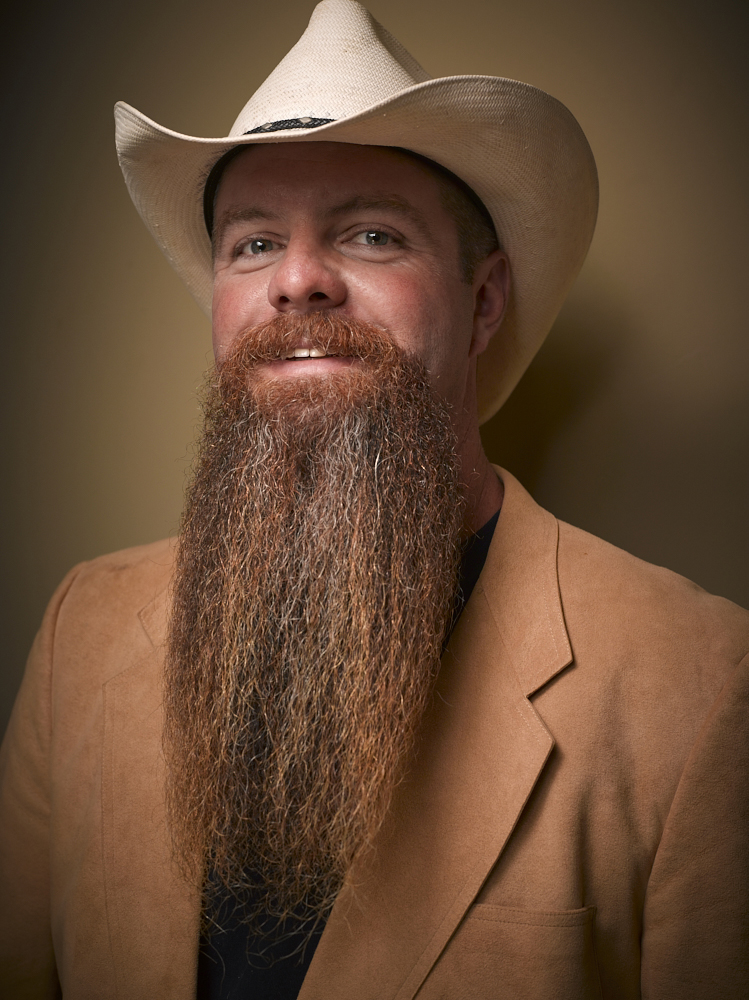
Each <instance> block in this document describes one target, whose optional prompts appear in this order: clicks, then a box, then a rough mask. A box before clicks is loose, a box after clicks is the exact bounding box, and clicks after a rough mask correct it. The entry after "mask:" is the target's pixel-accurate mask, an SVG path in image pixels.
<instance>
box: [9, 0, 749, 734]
mask: <svg viewBox="0 0 749 1000" xmlns="http://www.w3.org/2000/svg"><path fill="white" fill-rule="evenodd" d="M744 6H745V5H744V3H743V2H732V0H713V2H711V3H709V4H708V3H707V0H700V2H698V3H695V2H687V0H680V2H678V3H677V2H676V0H633V2H628V3H619V2H613V0H569V2H561V0H556V2H555V0H506V2H498V0H460V2H459V3H456V2H453V3H445V2H437V3H435V2H428V0H410V2H404V0H372V2H371V4H370V7H371V10H372V12H373V13H374V15H375V16H376V17H377V18H378V19H380V20H381V21H382V22H383V23H384V24H385V26H386V27H388V28H389V29H390V30H391V31H392V32H393V33H394V34H395V35H396V36H397V37H398V38H400V39H401V40H402V41H403V42H404V44H405V45H406V46H407V47H408V48H409V49H410V50H411V51H412V52H413V53H414V55H415V56H416V57H417V58H418V59H419V60H420V61H421V62H422V63H423V64H424V66H425V67H426V68H427V70H428V71H429V72H431V73H432V74H434V75H437V76H439V75H450V74H460V73H489V74H496V75H500V76H509V77H514V78H517V79H520V80H525V81H527V82H529V83H532V84H535V85H536V86H539V87H541V88H543V89H544V90H548V91H549V92H550V93H552V94H554V95H555V96H556V97H558V98H560V99H561V100H562V101H563V102H564V103H565V104H567V105H568V107H570V108H571V109H572V111H573V113H574V114H575V115H576V116H577V118H578V120H579V121H580V123H581V124H582V126H583V129H584V130H585V132H586V133H587V135H588V138H589V140H590V143H591V146H592V147H593V151H594V153H595V155H596V158H597V160H598V165H599V171H600V178H601V212H600V220H599V225H598V231H597V235H596V237H595V239H594V242H593V247H592V249H591V253H590V256H589V258H588V261H587V263H586V265H585V268H584V270H583V273H582V275H581V277H580V279H579V281H578V283H577V286H576V288H575V290H574V292H573V294H572V296H571V298H570V300H569V302H568V304H567V305H566V307H565V309H564V311H563V313H562V315H561V317H560V319H559V321H558V322H557V324H556V326H555V328H554V330H553V332H552V334H551V336H550V338H549V340H548V342H547V344H546V345H545V347H544V348H543V349H542V351H541V353H540V354H539V356H538V358H537V360H536V362H534V365H533V366H532V368H531V369H530V371H529V373H528V375H527V376H526V378H525V379H524V380H523V382H522V383H521V385H520V387H519V388H518V389H517V390H516V392H515V394H514V396H513V397H512V399H511V400H510V402H509V403H508V404H507V406H506V407H505V409H504V410H503V411H502V412H501V413H500V415H499V416H498V417H496V418H495V419H494V420H493V421H491V422H490V423H489V425H488V426H487V427H486V428H485V441H486V445H487V449H488V452H489V454H490V457H491V458H493V459H494V460H497V461H500V462H502V463H503V464H505V465H506V466H507V467H508V468H510V469H511V470H512V471H514V472H515V473H516V474H517V475H518V476H519V477H520V478H521V480H522V481H523V482H524V483H525V485H526V486H527V487H528V488H529V489H530V490H531V491H532V492H533V494H534V495H535V497H536V498H537V499H538V500H539V501H540V502H541V503H542V504H544V505H545V506H547V507H549V508H550V509H551V510H552V511H553V512H554V513H556V514H557V515H558V516H560V517H562V518H565V519H566V520H569V521H571V522H573V523H575V524H578V525H580V526H582V527H584V528H587V529H589V530H590V531H593V532H595V533H596V534H600V535H602V536H603V537H605V538H607V539H609V540H610V541H612V542H614V543H616V544H617V545H621V546H623V547H624V548H627V549H629V550H630V551H632V552H634V553H636V554H637V555H639V556H642V557H643V558H645V559H648V560H650V561H653V562H656V563H661V564H665V565H668V566H670V567H672V568H673V569H676V570H678V571H679V572H681V573H684V574H685V575H687V576H689V577H691V578H692V579H694V580H696V581H697V582H698V583H700V584H701V585H702V586H704V587H706V588H707V589H709V590H712V591H716V592H719V593H722V594H725V595H726V596H728V597H730V598H732V599H733V600H736V601H738V602H739V603H742V604H744V605H747V604H749V578H748V576H747V565H748V563H749V560H748V559H747V556H749V545H748V540H749V530H748V529H747V501H748V500H749V468H748V466H747V443H748V439H749V393H748V392H747V388H748V383H749V375H748V369H749V364H748V362H749V341H748V338H747V326H748V325H749V294H748V285H749V282H748V280H747V270H748V267H747V265H748V264H749V259H748V258H749V251H748V248H749V236H748V233H749V218H748V216H749V213H748V212H747V203H748V200H749V196H748V195H747V182H748V180H749V169H748V165H747V159H748V157H747V152H748V145H747V97H748V96H749V94H748V89H749V88H748V86H747V83H748V81H747V76H748V75H749V71H748V67H749V62H748V61H747V59H746V43H745V39H746V26H747V25H746V18H745V15H744V12H743V8H744ZM312 7H313V3H312V0H276V2H275V3H263V4H259V3H254V4H253V3H248V2H246V0H245V2H238V0H214V2H212V3H210V4H209V3H207V2H196V0H179V2H177V0H157V2H153V0H150V2H143V0H134V2H129V3H123V2H118V0H102V2H98V3H93V2H89V3H81V2H75V0H72V2H67V3H62V2H58V3H53V2H51V0H44V2H42V3H39V4H36V5H28V6H26V5H24V6H23V9H20V8H19V9H17V10H16V11H15V13H14V14H13V15H12V16H11V18H10V21H9V23H8V25H7V27H6V33H5V34H6V55H5V57H4V63H3V66H2V73H3V83H2V91H1V94H2V98H1V99H2V116H3V136H4V137H5V153H4V157H3V160H2V193H3V199H2V201H3V204H2V212H3V224H2V234H3V244H4V251H5V262H4V265H3V267H2V281H3V292H2V303H3V309H4V334H3V351H2V360H3V368H2V371H3V392H2V405H3V415H4V432H3V436H2V447H3V458H2V469H3V472H4V484H5V485H4V489H3V504H4V510H3V512H2V513H3V516H2V520H1V523H2V532H3V541H2V545H3V552H4V561H3V564H4V569H3V594H2V609H3V615H4V618H5V622H4V628H5V631H4V644H5V663H4V664H3V671H2V676H1V681H2V687H1V690H0V726H2V725H3V724H4V721H5V717H6V716H7V712H8V711H9V707H10V702H11V700H12V697H13V694H14V692H15V689H16V687H17V684H18V681H19V678H20V674H21V670H22V665H23V661H24V659H25V653H26V650H27V648H28V645H29V643H30V641H31V639H32V636H33V633H34V631H35V629H36V627H37V625H38V621H39V618H40V616H41V613H42V611H43V608H44V605H45V604H46V601H47V600H48V598H49V596H50V594H51V591H52V589H53V588H54V586H55V585H56V583H57V582H58V580H59V579H60V578H61V576H62V575H63V574H64V573H65V571H66V570H67V569H68V568H69V567H70V566H71V565H73V564H74V563H75V562H77V561H79V560H81V559H88V558H91V557H93V556H96V555H97V554H99V553H102V552H106V551H109V550H112V549H117V548H121V547H124V546H129V545H135V544H138V543H141V542H148V541H151V540H154V539H157V538H159V537H162V536H164V535H166V534H170V533H173V532H174V531H175V530H176V529H177V526H178V519H179V514H180V507H181V501H182V490H183V485H184V480H185V474H186V470H187V468H188V466H189V461H190V442H191V441H192V440H193V439H194V436H195V430H196V427H197V426H198V424H199V412H198V407H197V404H196V396H195V389H196V386H198V385H199V383H200V380H201V373H202V372H203V371H204V369H205V368H206V367H207V365H208V362H209V358H210V354H209V351H210V341H209V331H208V327H207V323H206V321H205V320H204V318H203V317H202V314H201V313H200V312H199V310H198V308H197V306H195V305H194V304H193V303H192V300H191V299H190V298H189V297H188V295H187V294H186V292H184V291H183V289H182V287H181V285H180V282H179V280H178V279H177V277H176V276H175V275H174V274H173V273H172V271H171V270H170V268H169V266H168V264H167V263H166V261H165V259H163V258H162V256H161V254H160V252H159V251H158V250H157V248H156V247H155V245H153V244H152V243H151V240H150V237H149V236H148V235H147V233H146V230H145V228H144V227H143V225H142V224H141V222H140V220H139V218H138V216H137V214H136V212H135V210H134V208H133V207H132V205H131V203H130V201H129V199H128V196H127V193H126V191H125V187H124V184H123V182H122V179H121V176H120V173H119V169H118V167H117V161H116V158H115V153H114V145H113V126H112V104H113V103H114V101H115V100H117V99H123V100H127V101H128V102H129V103H131V104H134V105H135V106H136V107H137V108H139V109H141V110H142V111H144V112H145V113H146V114H147V115H149V116H150V117H152V118H155V119H156V120H157V121H159V122H162V123H164V124H166V125H168V126H170V127H172V128H175V129H178V130H181V131H184V132H187V133H190V134H193V135H207V136H215V135H225V134H226V132H227V131H228V129H229V127H230V125H231V123H232V121H233V120H234V117H235V116H236V114H237V112H238V111H239V109H240V107H241V106H242V104H243V103H244V101H245V100H246V98H247V97H248V96H249V95H250V93H251V92H252V91H253V90H254V89H255V87H256V86H257V85H258V84H259V83H260V82H261V81H262V80H263V79H264V78H265V76H266V75H267V74H268V73H269V72H270V70H271V69H272V68H273V67H274V66H275V64H276V63H277V62H278V60H279V59H280V58H281V57H282V56H283V55H284V54H285V52H286V51H287V50H288V48H289V47H290V46H291V44H293V42H294V41H296V39H297V37H298V36H299V34H301V32H302V31H303V29H304V27H305V24H306V21H307V18H308V16H309V13H310V12H311V10H312Z"/></svg>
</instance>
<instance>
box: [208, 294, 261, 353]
mask: <svg viewBox="0 0 749 1000" xmlns="http://www.w3.org/2000/svg"><path fill="white" fill-rule="evenodd" d="M259 312H260V310H259V305H258V300H257V295H256V294H254V289H253V288H252V286H250V285H249V284H248V283H247V282H243V283H240V282H238V281H235V280H232V279H231V278H223V277H222V276H221V275H220V274H219V275H217V276H216V278H215V280H214V283H213V300H212V308H211V324H212V332H213V353H214V356H215V357H216V358H221V357H223V355H224V354H226V352H227V351H228V350H229V349H230V348H231V345H232V344H233V342H234V340H235V339H236V338H237V337H238V336H239V335H240V334H241V333H242V332H243V331H244V330H246V329H247V328H248V327H249V326H252V325H253V324H254V323H258V322H261V321H262V320H263V319H267V318H268V317H267V316H260V315H259Z"/></svg>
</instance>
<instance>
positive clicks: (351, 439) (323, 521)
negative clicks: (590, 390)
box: [165, 314, 463, 921]
mask: <svg viewBox="0 0 749 1000" xmlns="http://www.w3.org/2000/svg"><path fill="white" fill-rule="evenodd" d="M300 337H304V338H306V340H307V341H309V342H310V343H312V344H317V345H321V346H323V347H326V348H327V349H328V351H333V350H334V351H335V352H336V353H339V354H342V355H349V356H353V357H356V358H359V359H362V360H361V361H358V362H356V363H355V364H354V365H353V366H352V367H350V368H348V369H346V370H343V371H339V372H335V373H331V374H326V375H322V376H321V375H317V376H302V377H295V378H291V379H288V378H286V379H284V378H275V379H268V378H267V377H264V376H262V377H261V376H260V375H259V374H258V371H257V365H258V362H259V361H266V360H269V359H276V358H278V357H279V356H282V355H283V353H284V352H285V351H286V350H288V348H289V346H292V347H293V346H294V345H295V344H297V343H298V342H299V339H300ZM294 363H299V364H304V362H294ZM462 521H463V502H462V495H461V488H460V486H459V473H458V463H457V458H456V449H455V438H454V433H453V430H452V427H451V423H450V419H449V415H448V413H447V409H446V407H445V405H444V404H443V403H441V402H440V401H439V400H438V399H437V398H436V396H435V394H434V393H433V391H432V390H431V388H430V386H429V383H428V381H427V377H426V374H425V372H424V370H423V367H422V366H421V365H420V364H419V363H418V362H417V361H415V360H414V359H411V358H408V357H406V356H404V355H403V353H402V352H400V351H399V350H397V349H396V348H395V347H394V346H393V345H392V343H391V342H390V341H389V339H388V338H387V337H386V336H385V334H383V333H382V331H380V330H377V329H376V328H373V327H370V326H366V325H363V324H358V323H354V322H352V321H345V320H342V319H338V318H335V317H328V316H325V315H323V314H317V315H314V316H310V317H279V318H277V319H276V320H274V321H272V322H271V323H269V324H266V325H264V326H262V327H259V328H256V329H253V330H250V331H248V332H247V333H246V334H245V335H244V337H243V338H242V340H241V342H240V343H239V344H238V345H237V347H236V348H235V349H234V350H233V351H232V353H231V355H230V356H228V357H227V358H226V359H225V360H224V361H223V362H222V363H221V364H220V365H219V366H218V369H217V372H216V374H215V376H214V378H213V382H212V385H211V386H210V387H209V394H208V396H207V402H206V425H205V432H204V436H203V439H202V443H201V446H200V451H199V460H198V463H197V470H196V473H195V476H194V480H193V483H192V486H191V488H190V490H189V492H188V498H187V506H186V513H185V515H184V520H183V525H182V532H181V537H180V543H179V550H178V557H177V569H176V577H175V583H174V593H173V599H174V601H173V610H172V615H171V620H170V627H169V638H168V656H167V665H166V679H165V753H166V758H167V764H168V776H169V777H168V786H167V805H168V814H169V820H170V825H171V830H172V834H173V838H174V843H175V847H176V849H177V855H178V857H179V858H180V860H181V861H182V862H183V863H184V864H185V865H186V866H187V870H188V872H190V873H191V874H192V876H193V877H195V878H197V879H200V880H202V876H203V871H204V867H205V866H207V867H208V868H210V869H211V870H212V871H213V873H214V876H213V884H214V887H215V885H216V884H218V885H219V886H220V887H222V889H221V891H227V890H228V891H229V892H230V893H232V894H233V895H234V896H236V897H237V898H238V899H243V898H249V897H250V896H251V897H252V899H253V900H254V903H255V908H256V911H257V913H254V914H250V916H253V915H254V916H259V911H260V910H264V911H265V912H266V913H270V914H272V915H274V916H276V917H278V918H283V917H284V916H285V915H287V914H289V913H290V912H291V911H294V912H296V913H297V914H298V915H302V916H304V917H305V918H307V919H309V920H310V921H314V920H316V919H317V918H319V917H321V916H324V915H325V914H326V913H327V912H328V911H329V909H330V907H331V906H332V903H333V901H334V899H335V897H336V895H337V893H338V892H339V890H340V888H341V886H342V884H343V881H344V878H345V876H346V873H347V871H349V869H350V867H351V865H352V862H353V861H354V859H356V858H358V857H359V856H361V855H362V854H363V853H364V852H366V850H367V848H368V847H369V846H371V844H372V842H373V840H374V838H375V836H376V834H377V831H378V829H379V828H380V826H381V824H382V821H383V819H384V816H385V813H386V811H387V809H388V805H389V803H390V800H391V795H392V792H393V788H394V786H395V785H396V784H397V783H398V781H399V780H400V778H401V777H402V775H403V772H404V767H405V766H406V762H407V759H408V755H409V752H410V751H411V749H412V747H413V743H414V738H415V733H416V731H417V727H418V725H419V722H420V720H421V718H422V715H423V712H424V709H425V707H426V704H427V701H428V698H429V695H430V692H431V689H432V686H433V682H434V678H435V676H436V673H437V670H438V667H439V659H440V653H441V648H442V643H443V641H444V638H445V634H446V629H447V627H448V624H449V622H450V618H451V613H452V609H453V604H454V599H455V593H456V588H457V580H458V566H459V554H460V533H461V526H462ZM203 891H204V894H207V893H210V891H211V890H210V889H206V888H205V887H204V890H203ZM209 903H210V899H209V898H208V896H207V895H204V912H205V909H206V907H207V906H208V905H209Z"/></svg>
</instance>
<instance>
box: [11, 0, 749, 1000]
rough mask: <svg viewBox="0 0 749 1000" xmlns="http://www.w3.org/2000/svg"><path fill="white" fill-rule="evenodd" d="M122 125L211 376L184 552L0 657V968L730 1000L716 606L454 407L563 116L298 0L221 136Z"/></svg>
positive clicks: (356, 993) (568, 239) (539, 226)
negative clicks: (7, 659)
mask: <svg viewBox="0 0 749 1000" xmlns="http://www.w3.org/2000/svg"><path fill="white" fill-rule="evenodd" d="M118 145H119V151H120V157H121V163H122V166H123V170H124V172H125V176H126V180H127V182H128V185H129V188H130V191H131V194H132V196H133V199H134V201H135V203H136V205H137V207H138V208H139V210H140V212H141V214H142V215H143V217H144V219H145V221H146V222H147V224H148V225H149V227H150V228H151V230H152V232H153V233H154V235H155V237H156V238H157V240H158V241H159V243H160V245H161V246H162V248H163V249H164V250H165V252H166V253H167V255H168V256H169V258H170V260H171V261H172V263H173V264H174V265H175V267H176V268H177V269H178V271H179V272H180V274H182V276H183V277H184V278H185V281H186V283H187V284H188V287H190V289H191V291H192V292H193V294H195V296H196V297H197V298H198V300H199V301H200V302H201V303H203V304H204V305H208V303H209V302H210V303H211V304H212V315H213V336H214V351H215V354H216V359H217V371H216V375H215V377H214V378H213V380H212V383H211V385H210V387H209V390H208V394H207V399H206V430H205V434H204V437H203V441H202V444H201V451H200V456H199V461H198V464H197V469H196V474H195V478H194V481H193V484H192V486H191V489H190V491H189V495H188V502H187V509H186V514H185V519H184V523H183V528H182V531H181V534H180V539H179V542H178V544H177V546H176V547H175V546H173V545H172V544H171V543H162V544H159V545H156V546H149V547H146V548H144V549H137V550H131V551H129V552H125V553H118V554H116V555H114V556H110V557H105V558H104V559H101V560H97V561H95V562H93V563H91V564H88V565H86V566H83V567H79V568H78V569H77V570H75V571H73V573H72V574H71V575H70V577H69V578H68V580H67V581H66V582H65V583H64V584H63V585H62V587H61V588H60V590H59V591H58V594H57V595H56V597H55V599H54V600H53V602H52V605H51V607H50V610H49V612H48V615H47V617H46V619H45V625H44V627H43V629H42V632H41V633H40V637H39V639H38V640H37V643H36V645H35V648H34V651H33V652H32V657H31V659H30V664H29V668H28V671H27V675H26V679H25V681H24V686H23V689H22V691H21V694H20V695H19V700H18V703H17V706H16V710H15V713H14V718H13V721H12V723H11V727H10V729H9V734H8V738H7V740H6V743H5V746H4V750H3V760H2V767H3V808H4V827H3V841H2V858H3V862H2V863H3V873H2V874H3V885H4V893H5V895H4V900H5V902H4V913H5V914H6V921H5V925H4V927H3V931H2V941H3V948H4V954H3V963H4V964H3V965H2V967H1V968H2V972H3V975H4V977H5V983H6V984H7V991H8V992H9V994H10V995H17V996H43V995H54V993H55V992H56V991H58V990H59V988H61V990H62V993H63V995H65V996H66V997H67V996H71V997H76V996H80V997H82V996H97V997H103V996H136V995H145V994H148V995H151V996H158V997H183V996H192V995H194V994H195V990H196V983H197V988H198V993H199V995H201V996H230V995H232V991H234V995H238V993H237V992H236V991H237V990H241V991H244V992H246V993H247V995H258V996H280V995H284V996H294V995H296V994H297V991H299V993H298V995H299V996H300V997H302V998H312V997H323V996H324V997H357V998H362V997H372V998H375V997H377V998H382V997H399V998H406V997H414V996H416V995H417V994H418V996H419V997H420V998H430V997H432V998H436V997H459V996H466V997H476V998H479V997H487V998H488V997H521V996H523V997H599V996H604V997H617V998H619V997H622V998H625V997H626V998H630V997H639V996H644V997H670V996H679V997H723V996H725V997H739V996H742V995H743V994H744V991H745V986H746V982H747V981H748V978H749V955H748V954H747V951H748V949H747V932H748V930H749V923H748V919H749V918H748V915H747V910H748V908H749V900H748V898H747V897H748V894H747V886H748V878H749V868H748V866H749V861H748V859H747V853H748V852H747V836H748V835H749V822H747V821H748V820H749V815H748V813H749V805H748V804H747V784H746V774H747V753H748V750H747V734H746V726H747V713H746V708H747V676H746V675H747V668H748V667H749V657H747V651H748V650H749V616H747V614H746V613H745V612H743V611H741V610H740V609H738V608H736V607H735V606H733V605H730V604H729V603H728V602H725V601H721V600H720V599H717V598H712V597H709V596H708V595H706V594H704V593H703V592H702V591H700V590H699V589H698V588H696V587H694V586H693V585H691V584H689V583H688V582H686V581H684V580H681V579H680V578H677V577H675V576H674V575H672V574H670V573H668V572H667V571H665V570H662V569H658V568H655V567H651V566H647V565H646V564H643V563H641V562H639V561H638V560H636V559H633V558H632V557H629V556H627V555H626V554H624V553H622V552H619V551H617V550H615V549H613V548H611V547H610V546H608V545H606V544H605V543H604V542H601V541H599V540H597V539H594V538H592V537H591V536H588V535H586V534H585V533H583V532H580V531H578V530H576V529H574V528H570V527H569V526H567V525H564V524H559V523H558V522H557V521H556V520H555V519H554V518H553V517H552V516H551V515H550V514H548V513H546V512H545V511H542V510H541V509H540V508H538V507H537V506H536V505H535V504H534V503H533V501H532V500H531V499H530V497H528V495H527V494H526V493H525V492H524V491H523V490H522V487H520V485H519V484H518V483H517V482H516V481H515V480H514V479H513V478H512V477H511V476H510V475H509V474H508V473H505V472H504V471H502V470H494V469H493V468H492V467H491V466H490V465H489V463H488V462H487V460H486V457H485V455H484V453H483V451H482V449H481V446H480V441H479V436H478V426H479V417H481V418H486V417H487V416H489V415H491V413H492V412H494V410H495V409H496V408H497V407H498V406H499V405H501V403H502V402H503V400H504V399H505V398H506V397H507V395H508V394H509V392H510V391H511V389H512V388H513V386H514V384H515V383H516V381H517V379H518V378H519V377H520V375H521V374H522V371H523V370H524V368H525V367H526V365H527V364H528V362H529V361H530V358H531V357H532V355H533V353H534V351H535V350H536V349H537V348H538V346H539V344H540V342H541V340H542V339H543V337H544V335H545V333H546V332H547V330H548V328H549V326H550V324H551V322H552V321H553V318H554V316H555V314H556V312H557V310H558V308H559V306H560V304H561V302H562V300H563V298H564V295H565V293H566V291H567V289H568V288H569V286H570V284H571V282H572V280H573V278H574V276H575V274H576V272H577V270H578V269H579V266H580V265H581V263H582V259H583V257H584V255H585V252H586V249H587V246H588V244H589V241H590V238H591V235H592V229H593V224H594V218H595V205H596V182H595V168H594V165H593V161H592V157H591V155H590V151H589V149H588V147H587V143H586V142H585V139H584V137H583V136H582V134H581V132H580V130H579V128H578V126H577V124H576V123H575V122H574V119H572V117H571V116H570V115H569V113H568V112H567V111H566V110H565V109H564V108H562V107H561V106H560V105H558V104H557V102H555V101H554V100H553V99H551V98H549V97H548V96H547V95H544V94H541V93H539V92H538V91H535V90H534V89H533V88H530V87H526V86H525V85H522V84H517V83H513V82H510V81H505V80H495V79H491V78H481V77H479V78H467V77H464V78H455V79H450V80H434V81H432V80H429V79H428V77H427V76H426V74H425V73H424V72H423V70H421V68H420V67H419V66H418V65H417V64H416V63H415V62H414V60H413V59H412V58H411V57H410V56H409V55H408V53H406V52H405V51H404V50H403V49H402V47H401V46H400V45H399V44H398V43H397V42H396V41H395V40H394V39H393V38H392V37H391V36H389V35H388V34H387V32H385V31H384V29H382V27H381V26H380V25H378V24H377V23H376V22H374V21H373V19H372V18H371V17H370V16H369V15H368V14H367V12H366V11H365V10H364V9H363V8H361V7H360V6H359V5H358V4H357V3H354V2H352V0H325V2H324V3H322V4H320V5H319V6H318V8H317V9H316V11H315V14H314V15H313V18H312V21H311V23H310V27H309V28H308V30H307V32H306V33H305V35H304V36H303V38H302V39H301V41H300V42H299V43H298V45H297V46H296V47H295V48H294V49H293V50H292V51H291V52H290V53H289V55H288V56H287V57H286V59H285V60H284V61H283V62H282V63H281V64H280V65H279V67H277V69H276V70H275V71H274V73H273V74H272V75H271V77H269V79H268V80H267V81H266V82H265V84H263V86H262V87H261V88H260V90H259V91H258V92H257V93H256V94H255V95H254V96H253V97H252V98H251V100H250V102H249V103H248V105H247V106H246V107H245V108H244V109H243V111H242V112H241V113H240V116H239V118H238V120H237V122H236V123H235V126H234V128H233V129H232V135H231V136H230V137H228V138H226V139H221V140H196V139H192V138H190V137H185V136H180V135H177V134H176V133H172V132H170V131H168V130H166V129H164V128H162V127H160V126H157V125H155V123H152V122H149V121H148V120H147V119H145V118H144V117H143V116H142V115H140V114H139V113H138V112H135V111H134V110H133V109H130V108H128V107H127V106H123V105H121V106H119V108H118ZM209 234H210V236H209ZM489 539H491V545H490V546H488V545H487V542H488V540H489ZM487 548H488V552H487ZM477 576H478V577H479V579H478V580H477V581H476V579H475V578H476V577H477ZM443 650H444V651H443ZM162 751H163V752H162ZM201 916H202V921H201ZM224 968H226V975H224V974H223V969H224ZM300 970H301V971H300ZM283 991H285V992H283Z"/></svg>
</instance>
